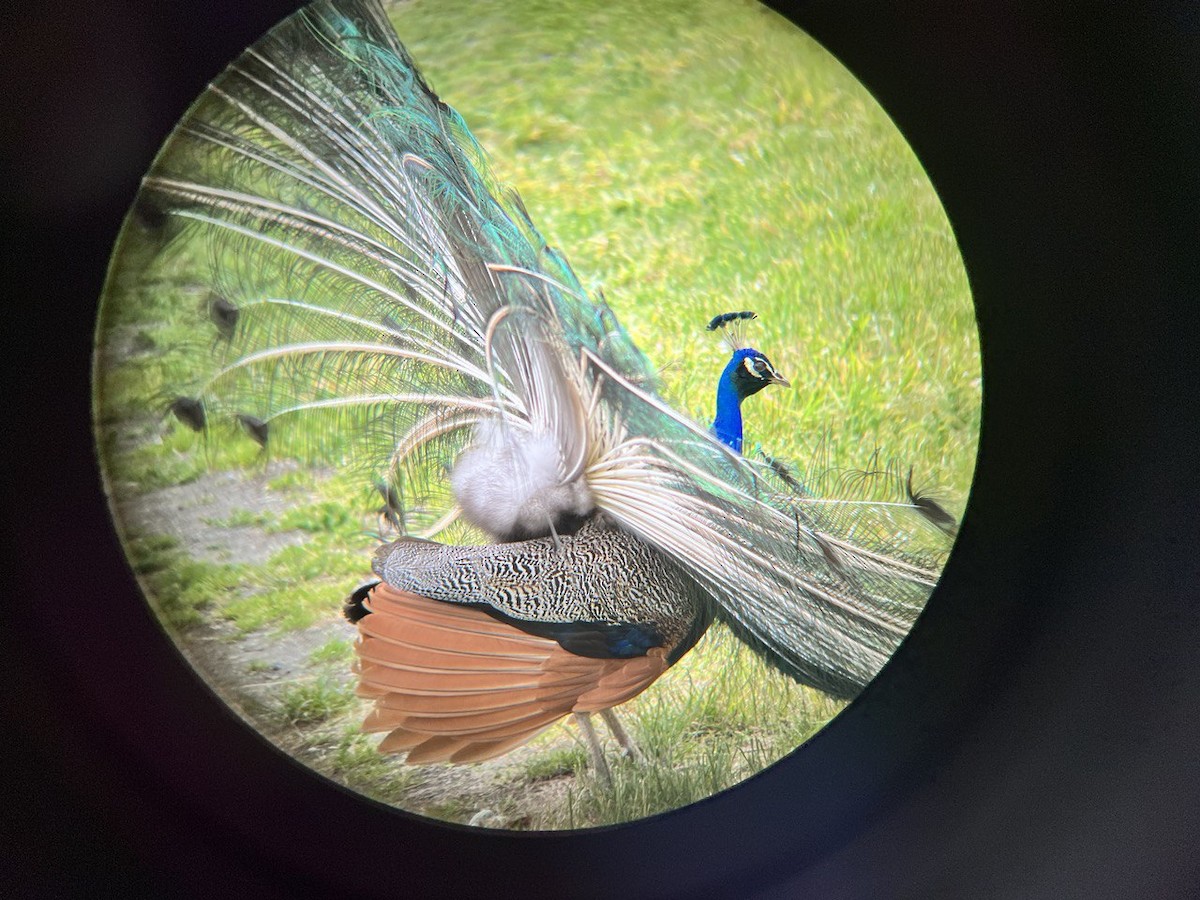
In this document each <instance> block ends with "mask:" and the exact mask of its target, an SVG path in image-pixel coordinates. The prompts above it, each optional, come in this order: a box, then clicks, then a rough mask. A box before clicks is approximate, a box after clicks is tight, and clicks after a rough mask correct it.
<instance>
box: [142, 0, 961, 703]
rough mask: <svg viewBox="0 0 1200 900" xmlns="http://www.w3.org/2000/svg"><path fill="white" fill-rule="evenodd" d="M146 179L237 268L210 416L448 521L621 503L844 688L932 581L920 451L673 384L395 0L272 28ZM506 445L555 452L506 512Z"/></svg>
mask: <svg viewBox="0 0 1200 900" xmlns="http://www.w3.org/2000/svg"><path fill="white" fill-rule="evenodd" d="M144 191H145V194H146V196H147V197H148V198H149V200H148V201H147V202H152V203H153V204H154V206H155V208H159V209H163V210H165V211H166V212H167V213H169V214H170V215H172V216H174V217H177V218H178V219H179V220H181V221H183V222H185V223H186V224H187V229H186V230H187V231H188V232H189V233H191V234H192V235H194V236H195V237H196V238H198V239H201V240H202V241H203V246H204V247H205V248H206V253H207V254H208V260H207V263H206V265H207V268H208V269H209V270H210V271H211V272H212V273H213V274H212V285H211V287H212V291H213V294H212V297H213V298H214V299H212V300H211V301H210V303H209V306H208V310H207V313H206V314H207V315H208V316H209V317H210V320H211V322H212V324H213V325H214V326H215V328H216V330H217V334H218V338H217V343H216V348H217V350H216V353H217V361H216V365H214V367H213V371H211V372H209V373H206V374H205V375H204V377H203V378H202V379H200V380H199V382H198V383H197V384H196V385H195V386H194V389H192V390H190V391H188V392H187V395H186V396H183V397H180V398H179V399H178V400H176V401H175V404H174V408H175V411H176V412H177V414H178V415H179V417H180V418H181V420H183V421H185V422H186V423H187V424H189V425H191V426H192V427H196V428H199V427H203V426H204V425H205V424H206V423H210V422H215V421H218V420H221V419H227V420H229V421H238V422H240V423H241V426H242V427H243V428H244V429H245V430H246V431H247V432H248V433H249V434H250V436H251V437H252V438H253V439H255V440H257V441H259V442H260V443H264V444H265V443H267V442H268V441H275V440H277V437H276V436H277V435H280V434H287V435H292V436H296V435H302V436H304V440H306V441H308V442H310V443H311V444H312V446H313V449H314V450H315V451H318V452H321V453H323V454H325V455H327V456H329V457H331V458H333V459H337V460H341V459H342V458H350V459H353V460H356V461H357V462H358V464H360V465H362V466H363V468H364V483H369V484H374V485H376V486H377V488H378V489H379V491H380V492H381V493H382V494H383V496H384V498H385V501H386V509H387V511H388V516H389V518H390V519H391V520H392V521H393V522H394V523H397V524H402V525H403V527H404V528H405V529H406V530H408V531H409V532H410V533H416V534H420V535H422V536H434V535H437V534H439V533H442V532H444V531H445V530H446V529H447V528H448V527H449V526H450V524H451V523H452V522H453V521H454V520H455V519H456V518H458V517H459V516H460V515H463V513H464V508H465V518H466V519H467V520H468V522H469V523H471V524H473V525H475V526H477V527H478V528H480V529H481V530H483V531H484V532H486V533H487V534H488V535H489V536H490V537H491V539H493V540H511V539H514V538H516V537H532V536H537V535H539V534H540V535H546V534H552V533H556V531H557V529H558V528H559V527H560V525H561V523H562V521H564V519H563V517H564V516H565V517H567V518H569V517H570V516H586V515H590V514H592V513H603V514H604V516H605V517H606V518H607V519H608V520H609V522H610V523H613V524H615V525H616V526H617V527H619V528H621V529H623V530H624V531H626V532H627V533H629V534H631V535H633V536H635V537H636V538H637V539H639V540H641V541H644V542H645V543H647V544H649V545H651V546H653V547H655V548H657V549H658V550H659V551H661V552H662V553H664V554H666V555H667V556H668V557H670V558H671V559H673V560H674V561H675V563H676V564H678V566H679V567H680V568H681V569H682V571H684V572H685V573H686V574H687V575H688V576H689V577H690V578H692V579H694V581H695V582H696V583H697V584H698V585H699V586H700V588H701V589H702V590H703V592H705V593H706V594H707V595H708V596H709V598H710V599H711V601H712V602H713V605H714V608H715V609H716V611H717V614H718V615H719V616H720V617H721V618H722V619H724V620H725V621H726V622H728V623H729V625H730V626H731V627H732V628H733V629H734V631H735V632H736V633H737V634H738V635H739V636H740V637H742V638H743V639H744V640H746V641H747V642H749V643H750V644H751V645H752V646H754V647H755V648H756V649H757V650H759V651H760V652H761V653H762V654H763V655H764V656H765V657H766V658H767V659H768V660H770V661H771V662H772V663H773V664H775V665H776V666H778V667H779V668H781V669H782V670H783V671H785V672H787V673H788V674H790V675H792V676H793V677H795V678H796V679H798V680H800V681H802V682H805V683H807V684H810V685H813V686H815V687H817V688H820V689H823V690H825V691H828V692H830V693H832V694H834V695H837V696H851V695H853V694H854V693H856V692H857V691H858V690H859V689H860V688H861V687H862V686H863V685H864V684H865V683H866V682H867V681H868V680H869V679H870V678H872V677H873V676H874V675H875V673H876V672H877V671H878V669H879V667H880V666H881V665H882V664H883V662H884V661H885V660H886V659H887V657H888V656H889V655H890V654H891V652H892V651H893V650H894V649H895V647H896V645H897V644H898V642H899V641H900V640H901V639H902V638H903V637H904V635H905V634H906V633H907V632H908V630H909V628H910V627H911V625H912V623H913V621H914V619H915V617H916V616H917V614H918V613H919V611H920V610H921V608H922V606H923V604H924V602H925V601H926V599H927V597H928V595H929V592H930V590H931V588H932V587H933V585H934V583H935V581H936V579H937V575H938V571H939V567H940V562H941V557H942V556H943V555H944V553H945V550H946V545H947V543H948V537H949V533H948V531H947V530H946V529H945V528H942V529H941V530H939V528H938V527H929V526H930V525H931V524H932V525H934V526H936V525H938V515H939V514H940V515H941V516H942V517H943V521H942V525H943V526H944V525H945V521H944V516H945V514H944V513H943V512H942V511H941V510H940V507H937V506H936V504H933V503H932V501H929V500H927V499H926V498H921V497H918V496H916V495H915V494H914V493H913V491H912V490H911V487H910V485H909V484H908V483H906V482H905V480H904V478H902V477H900V474H899V473H898V472H896V471H891V470H885V471H883V472H882V473H877V474H874V475H871V476H870V477H867V478H865V479H864V478H858V479H857V480H855V479H851V480H845V479H842V480H840V481H839V479H838V478H837V477H836V476H834V475H831V474H830V473H828V472H824V473H823V472H822V471H821V469H822V467H820V466H817V467H813V471H812V472H809V473H804V474H797V473H794V472H792V471H790V470H789V469H788V468H787V467H785V466H784V465H783V464H781V463H779V462H777V461H776V460H773V459H770V458H768V457H765V456H764V457H761V458H753V457H743V456H741V455H739V454H737V453H734V452H733V451H731V450H730V449H729V448H728V447H726V446H724V445H722V444H721V443H719V442H718V441H717V440H715V439H714V438H713V437H712V435H710V434H709V433H708V431H707V429H706V428H705V427H703V426H700V425H697V424H696V423H695V422H692V421H690V420H689V419H687V418H686V417H684V416H682V415H680V414H679V413H678V412H676V411H675V410H673V409H671V408H670V407H669V406H668V405H667V404H666V403H665V402H664V401H663V400H662V399H661V398H660V396H659V395H658V393H657V384H656V377H655V373H654V370H653V368H652V366H651V365H650V363H649V361H648V360H647V359H646V358H645V357H644V356H643V354H642V353H641V352H640V351H639V350H638V349H637V347H636V346H635V345H634V344H633V342H632V340H631V339H630V337H629V335H628V334H627V333H626V332H625V330H624V329H623V328H622V327H621V326H620V325H619V324H618V322H617V321H616V318H615V316H614V315H613V313H612V311H611V310H610V309H609V308H608V306H607V304H606V303H605V302H604V301H603V299H602V298H599V297H593V296H589V295H588V294H587V293H586V292H585V290H584V289H583V287H582V286H581V284H580V282H579V279H578V278H577V277H576V276H575V274H574V273H573V272H572V271H571V269H570V267H569V265H568V264H567V262H566V261H565V259H564V258H563V257H562V256H561V255H560V254H559V253H558V252H556V251H555V250H553V249H551V248H550V247H548V246H547V244H546V242H545V240H544V239H543V238H542V236H541V235H540V234H539V232H538V231H537V229H536V228H535V227H534V225H533V224H532V222H531V221H530V218H529V216H528V215H527V213H526V211H525V209H524V207H523V205H522V204H521V202H520V199H519V198H518V197H517V195H516V194H515V193H513V192H512V191H509V190H507V189H505V188H503V187H502V186H501V185H499V184H497V182H496V180H495V179H494V177H493V176H492V174H491V172H490V170H489V167H488V165H487V162H486V159H485V157H484V154H483V151H482V150H481V149H480V147H479V146H478V144H477V143H476V142H475V140H474V138H473V137H472V136H471V134H470V132H469V131H468V129H467V127H466V125H465V124H464V123H463V121H462V120H461V118H460V117H459V116H458V115H457V113H455V112H454V110H453V109H451V108H450V107H449V106H447V105H445V104H444V103H442V102H441V101H440V100H439V99H438V98H437V97H436V96H435V95H434V94H433V93H432V91H431V90H430V89H429V87H428V86H427V85H426V83H425V81H424V80H423V78H422V77H421V75H420V74H419V73H418V72H417V70H416V69H415V68H414V66H413V63H412V61H411V59H410V58H409V56H408V54H407V53H406V51H405V50H404V48H403V47H402V46H401V45H400V44H399V42H398V41H397V39H396V37H395V34H394V32H393V31H392V28H391V26H390V24H389V23H388V22H387V20H386V17H385V16H384V14H383V11H382V10H381V9H380V8H379V7H378V6H377V5H376V3H375V2H373V0H331V2H319V3H316V4H314V5H312V6H311V7H308V8H306V9H305V10H304V11H303V12H301V13H299V14H297V15H296V16H293V17H292V18H291V19H289V20H288V21H286V22H285V23H283V24H282V25H280V26H279V27H277V28H276V29H275V30H273V31H272V32H271V33H270V34H269V35H268V36H267V37H266V38H265V39H264V40H263V41H261V42H260V43H259V44H257V45H256V46H255V47H254V48H252V49H250V50H248V51H247V52H246V53H245V54H244V55H243V56H242V57H241V58H240V59H239V60H238V61H237V62H236V63H234V64H233V65H232V66H231V67H230V68H229V69H228V70H227V71H226V72H225V73H224V74H223V75H222V76H221V77H220V78H219V79H218V80H217V81H216V82H215V83H214V84H213V85H212V86H211V87H210V88H209V89H208V91H207V92H206V94H205V95H204V96H203V97H202V98H201V99H200V100H199V101H198V102H197V104H196V105H195V107H194V108H193V109H192V110H191V112H190V114H189V115H188V117H187V118H186V119H185V121H184V122H183V124H182V125H181V126H180V128H179V129H178V131H177V132H176V134H175V135H174V137H173V139H172V140H171V141H170V142H169V144H168V146H167V148H166V149H165V150H164V152H163V153H162V155H161V156H160V158H159V159H158V160H157V161H156V163H155V166H154V168H153V170H152V171H151V173H150V175H148V176H147V178H146V180H145V184H144ZM489 447H491V448H492V449H491V450H489V449H488V448H489ZM496 447H500V448H502V449H503V453H507V454H508V456H509V457H510V458H509V459H508V464H509V465H510V466H511V468H512V471H513V473H514V477H516V478H518V480H519V479H520V478H525V477H528V478H532V477H533V476H529V475H527V474H523V473H525V472H526V471H527V470H528V469H529V468H530V466H529V465H527V463H528V460H529V459H531V458H534V457H536V458H537V459H538V460H542V462H539V463H538V464H537V465H536V466H533V469H535V470H536V472H537V473H540V474H538V475H537V478H540V479H541V480H540V481H538V482H537V483H536V484H532V483H531V484H529V485H527V486H526V487H528V490H525V491H523V492H516V491H514V496H516V495H517V494H518V493H519V497H518V498H517V499H516V500H512V498H508V499H509V500H511V502H512V503H513V504H514V505H515V506H516V507H519V508H515V509H514V510H513V512H512V515H505V516H498V517H497V516H491V515H490V514H489V513H488V512H487V510H486V509H484V510H481V509H472V508H471V497H472V496H474V492H475V488H472V487H471V485H476V486H477V485H479V484H483V483H486V482H487V481H488V480H489V478H492V476H493V475H494V473H493V472H492V470H490V469H487V468H486V465H484V467H483V468H482V469H481V470H480V473H478V474H476V473H475V472H474V471H473V469H472V465H473V464H472V463H470V462H465V460H470V459H472V456H471V454H472V453H476V454H477V455H479V458H481V459H484V461H485V463H486V462H487V460H491V459H493V458H495V457H496V450H495V448H496ZM503 453H502V454H501V455H503ZM522 460H523V461H524V462H522ZM451 466H453V467H454V469H455V477H450V476H448V474H447V470H448V469H449V468H450V467H451ZM547 472H548V473H549V474H548V475H547V474H546V473H547ZM492 480H494V478H492ZM456 482H457V484H456ZM468 495H470V496H468ZM531 498H532V499H531ZM464 500H465V501H466V502H465V503H464ZM535 501H536V502H535ZM480 505H481V506H488V505H490V501H489V503H488V504H480Z"/></svg>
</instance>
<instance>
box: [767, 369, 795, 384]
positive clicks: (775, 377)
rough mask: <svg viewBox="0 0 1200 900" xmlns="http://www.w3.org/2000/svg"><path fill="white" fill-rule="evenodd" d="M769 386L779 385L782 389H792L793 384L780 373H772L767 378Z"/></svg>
mask: <svg viewBox="0 0 1200 900" xmlns="http://www.w3.org/2000/svg"><path fill="white" fill-rule="evenodd" d="M767 384H777V385H779V386H780V387H791V386H792V383H791V382H790V381H788V380H787V379H786V378H784V377H783V376H782V375H780V374H779V373H778V372H771V374H770V375H768V376H767Z"/></svg>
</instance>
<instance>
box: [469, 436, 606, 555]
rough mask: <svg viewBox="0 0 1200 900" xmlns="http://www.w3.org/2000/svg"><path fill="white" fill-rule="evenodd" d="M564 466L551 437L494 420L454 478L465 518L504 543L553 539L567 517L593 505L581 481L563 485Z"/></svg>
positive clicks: (589, 509)
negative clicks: (515, 539) (541, 537)
mask: <svg viewBox="0 0 1200 900" xmlns="http://www.w3.org/2000/svg"><path fill="white" fill-rule="evenodd" d="M563 469H564V465H563V461H562V454H561V452H560V451H559V448H558V444H557V442H556V441H555V440H554V437H553V435H549V434H538V435H534V434H529V433H527V432H521V431H517V430H516V429H514V428H505V427H504V426H502V425H501V424H499V423H497V422H495V421H491V422H487V423H485V424H483V425H480V426H479V427H478V428H477V429H476V432H475V441H474V442H473V443H472V444H471V446H470V447H468V448H467V449H466V450H464V451H463V452H462V453H461V454H460V455H459V457H458V459H457V460H456V461H455V464H454V469H453V471H452V472H451V473H450V484H451V487H452V488H453V490H454V497H455V499H456V500H457V501H458V504H459V506H460V507H461V508H462V512H463V518H464V519H466V520H467V521H468V522H470V523H471V524H472V525H474V526H476V527H477V528H482V529H483V530H484V531H486V532H488V533H489V534H491V535H493V536H495V537H497V538H500V539H504V538H511V537H513V536H515V535H519V536H521V537H533V536H539V535H547V534H550V533H551V531H552V529H553V525H554V522H555V521H556V520H558V519H559V518H561V517H563V516H583V515H586V514H587V513H589V512H591V510H592V509H593V508H594V506H595V502H594V500H593V499H592V495H591V491H589V490H588V487H587V484H586V482H585V481H584V479H583V478H582V477H580V478H577V479H575V480H574V481H571V482H569V483H567V484H563V483H562V482H561V479H562V473H563Z"/></svg>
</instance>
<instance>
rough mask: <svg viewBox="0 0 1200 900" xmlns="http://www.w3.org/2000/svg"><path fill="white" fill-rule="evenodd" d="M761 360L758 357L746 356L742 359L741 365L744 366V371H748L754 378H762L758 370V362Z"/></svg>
mask: <svg viewBox="0 0 1200 900" xmlns="http://www.w3.org/2000/svg"><path fill="white" fill-rule="evenodd" d="M761 362H762V360H761V359H759V358H758V357H749V356H747V357H746V358H745V359H743V360H742V365H743V366H745V367H746V371H747V372H749V373H750V374H751V375H753V376H754V377H755V378H762V377H763V375H762V372H760V371H759V363H761Z"/></svg>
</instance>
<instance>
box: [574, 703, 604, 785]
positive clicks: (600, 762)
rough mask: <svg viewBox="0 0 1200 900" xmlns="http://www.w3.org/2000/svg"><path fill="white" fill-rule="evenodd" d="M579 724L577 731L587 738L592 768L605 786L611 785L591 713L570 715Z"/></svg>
mask: <svg viewBox="0 0 1200 900" xmlns="http://www.w3.org/2000/svg"><path fill="white" fill-rule="evenodd" d="M572 715H574V716H575V721H576V722H578V723H579V730H580V731H582V732H583V734H584V736H585V737H586V738H587V745H588V754H589V755H590V756H591V757H592V768H594V769H595V770H596V774H597V775H599V776H600V780H601V781H603V782H604V783H605V784H608V785H611V784H612V772H610V771H609V769H608V760H606V759H605V758H604V748H603V747H601V746H600V736H599V735H597V734H596V726H595V725H593V724H592V714H591V713H572Z"/></svg>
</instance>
